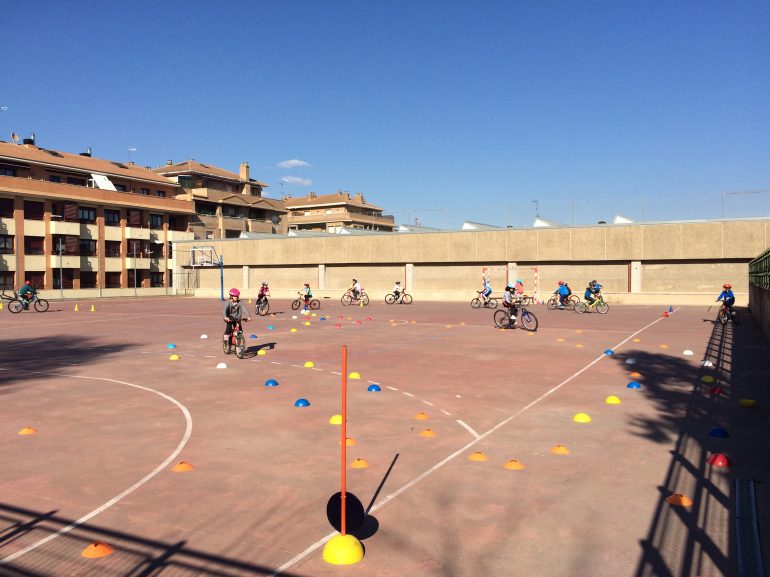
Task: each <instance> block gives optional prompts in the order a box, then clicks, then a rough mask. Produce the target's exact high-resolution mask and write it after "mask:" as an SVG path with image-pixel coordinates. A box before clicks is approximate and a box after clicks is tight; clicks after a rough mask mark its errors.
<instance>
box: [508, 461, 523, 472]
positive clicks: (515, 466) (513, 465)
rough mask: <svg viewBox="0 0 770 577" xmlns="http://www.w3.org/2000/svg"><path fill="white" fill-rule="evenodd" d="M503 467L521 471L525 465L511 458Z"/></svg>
mask: <svg viewBox="0 0 770 577" xmlns="http://www.w3.org/2000/svg"><path fill="white" fill-rule="evenodd" d="M503 468H505V469H509V470H511V471H521V470H522V469H523V468H524V465H523V464H521V463H519V462H518V461H517V460H516V459H511V460H510V461H508V462H507V463H505V464H504V465H503Z"/></svg>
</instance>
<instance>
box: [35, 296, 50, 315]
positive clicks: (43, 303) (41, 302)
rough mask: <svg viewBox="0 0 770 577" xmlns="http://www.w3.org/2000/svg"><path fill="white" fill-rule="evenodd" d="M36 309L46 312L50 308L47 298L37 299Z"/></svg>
mask: <svg viewBox="0 0 770 577" xmlns="http://www.w3.org/2000/svg"><path fill="white" fill-rule="evenodd" d="M35 310H36V311H37V312H39V313H44V312H45V311H47V310H48V301H47V300H45V299H37V300H36V301H35Z"/></svg>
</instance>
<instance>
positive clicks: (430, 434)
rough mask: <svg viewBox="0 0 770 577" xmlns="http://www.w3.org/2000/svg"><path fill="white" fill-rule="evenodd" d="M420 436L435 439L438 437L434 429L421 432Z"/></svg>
mask: <svg viewBox="0 0 770 577" xmlns="http://www.w3.org/2000/svg"><path fill="white" fill-rule="evenodd" d="M420 436H421V437H435V436H436V431H434V430H432V429H424V430H422V431H420Z"/></svg>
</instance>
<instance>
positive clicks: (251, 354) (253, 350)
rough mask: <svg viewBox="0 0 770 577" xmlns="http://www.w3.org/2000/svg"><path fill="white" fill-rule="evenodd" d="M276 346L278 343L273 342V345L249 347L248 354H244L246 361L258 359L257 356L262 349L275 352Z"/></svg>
mask: <svg viewBox="0 0 770 577" xmlns="http://www.w3.org/2000/svg"><path fill="white" fill-rule="evenodd" d="M247 343H248V341H247ZM275 345H276V343H275V342H272V343H260V344H258V345H254V346H250V347H249V346H247V347H246V352H245V353H244V355H243V358H244V359H250V358H252V357H256V356H257V354H258V353H259V351H261V350H262V349H270V350H273V349H274V348H275Z"/></svg>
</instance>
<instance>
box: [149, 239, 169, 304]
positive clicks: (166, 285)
mask: <svg viewBox="0 0 770 577" xmlns="http://www.w3.org/2000/svg"><path fill="white" fill-rule="evenodd" d="M152 244H160V245H165V244H166V243H165V241H162V240H154V241H152ZM164 248H165V247H164ZM161 256H163V253H161ZM159 260H160V259H159ZM166 265H168V260H167V261H166ZM166 274H167V275H168V266H166ZM150 284H152V283H150ZM163 285H164V286H165V289H166V290H165V293H166V296H168V278H166V277H164V281H163Z"/></svg>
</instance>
